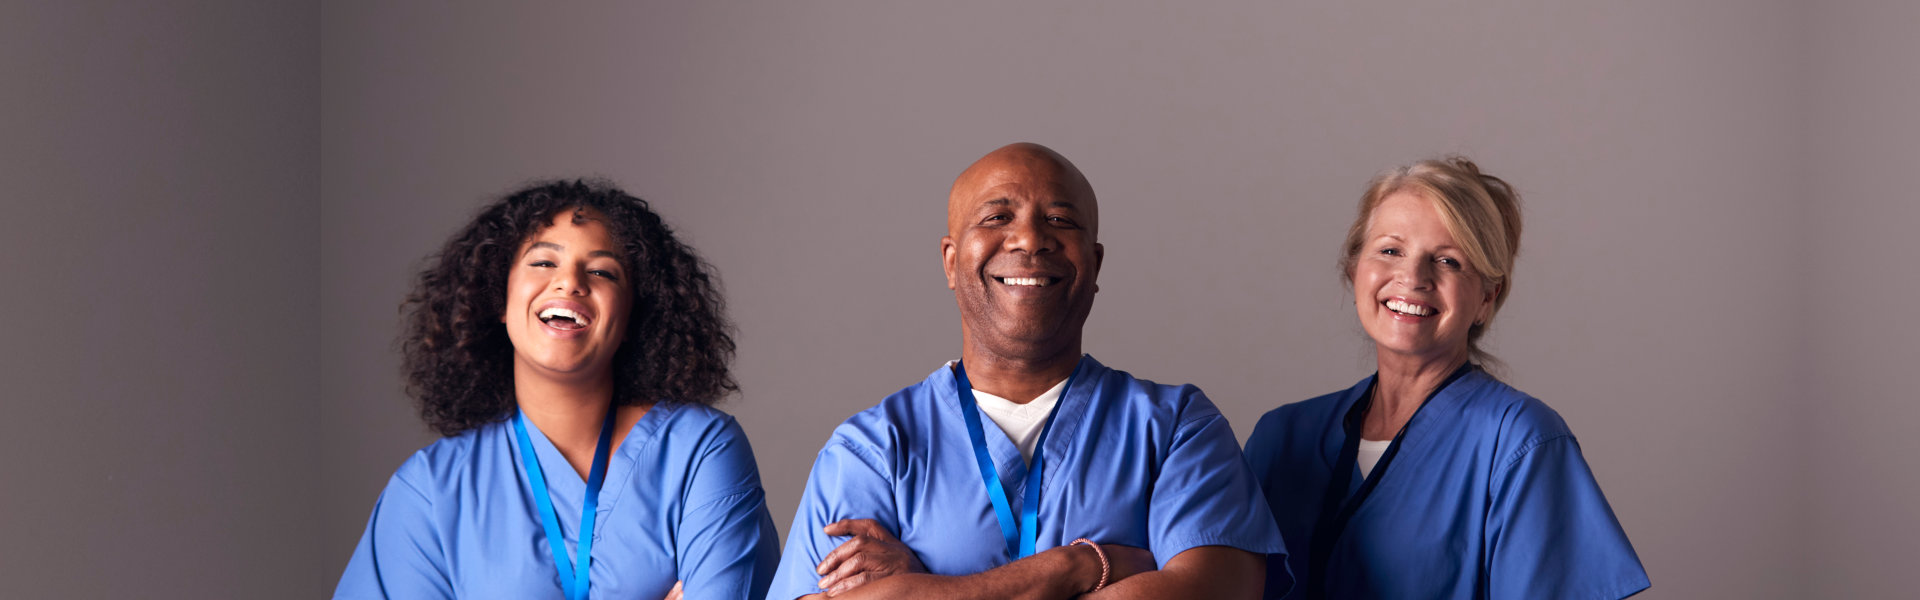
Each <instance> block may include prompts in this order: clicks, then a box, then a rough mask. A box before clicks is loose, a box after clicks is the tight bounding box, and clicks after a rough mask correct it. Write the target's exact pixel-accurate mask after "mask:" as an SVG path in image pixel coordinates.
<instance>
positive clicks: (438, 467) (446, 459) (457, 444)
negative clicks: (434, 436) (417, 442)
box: [388, 421, 508, 498]
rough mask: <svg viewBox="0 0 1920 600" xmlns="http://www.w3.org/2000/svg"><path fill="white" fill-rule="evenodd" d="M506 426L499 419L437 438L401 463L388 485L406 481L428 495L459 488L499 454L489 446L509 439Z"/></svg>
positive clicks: (432, 495)
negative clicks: (492, 456)
mask: <svg viewBox="0 0 1920 600" xmlns="http://www.w3.org/2000/svg"><path fill="white" fill-rule="evenodd" d="M506 427H507V425H506V421H496V422H492V423H487V424H485V425H481V426H479V427H475V428H473V429H469V430H466V431H463V432H460V433H457V434H454V435H450V436H445V437H442V438H440V439H438V440H434V441H433V443H430V444H427V445H426V447H424V448H421V449H419V450H417V451H415V452H414V453H413V454H412V455H411V456H408V457H407V460H406V461H405V462H402V463H400V468H398V469H395V470H394V472H393V480H392V481H391V482H389V483H388V487H389V488H392V487H393V486H395V485H405V486H407V487H409V488H412V489H413V490H414V491H416V492H419V493H420V494H421V495H423V496H426V497H428V498H433V497H437V496H440V495H444V494H446V493H448V492H449V491H450V490H453V489H457V488H458V487H459V486H460V485H461V483H462V482H465V481H466V480H468V479H470V478H471V477H472V476H473V474H474V473H475V472H477V471H479V470H481V469H480V468H484V467H485V466H486V465H485V464H483V463H487V462H490V460H489V458H490V456H491V455H494V454H499V453H497V452H489V449H490V448H492V447H494V446H497V445H501V444H507V443H508V441H507V439H506V437H507V434H506V433H505V431H506ZM477 467H479V468H477Z"/></svg>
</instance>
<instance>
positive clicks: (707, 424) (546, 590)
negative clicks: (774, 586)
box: [334, 402, 779, 599]
mask: <svg viewBox="0 0 1920 600" xmlns="http://www.w3.org/2000/svg"><path fill="white" fill-rule="evenodd" d="M528 425H529V426H528V427H527V433H528V435H529V436H530V439H531V440H532V441H533V446H534V452H535V453H536V455H538V457H539V461H540V468H541V469H543V470H544V472H545V473H546V479H547V486H548V489H549V490H550V494H551V496H552V498H553V506H554V512H555V513H556V514H557V516H558V517H559V519H558V520H559V522H560V528H561V531H562V535H563V536H564V537H565V538H566V540H565V548H566V549H567V552H568V554H569V556H571V554H572V553H573V552H574V551H575V549H576V548H577V547H578V546H577V542H578V540H579V534H580V532H579V527H580V521H579V519H580V505H581V502H582V497H583V495H584V493H585V491H586V482H585V481H584V480H583V479H582V478H581V477H580V476H579V474H578V472H577V471H574V469H573V467H572V466H571V465H569V464H568V463H567V460H566V458H565V457H563V456H561V454H560V451H559V450H557V449H555V448H554V446H553V442H551V441H548V440H547V437H546V435H545V434H542V433H540V431H539V428H538V427H534V426H532V424H531V423H529V424H528ZM514 438H515V436H514V432H513V425H512V422H511V421H504V422H499V423H491V424H488V425H486V426H483V427H481V428H479V429H475V430H472V431H468V432H466V433H462V434H460V435H456V436H453V437H448V438H443V439H441V440H440V441H437V442H434V443H433V444H432V445H430V446H427V447H426V448H425V449H422V450H420V451H419V452H417V453H415V454H414V455H413V457H412V458H410V459H408V460H407V461H406V463H405V464H402V465H401V466H400V470H399V471H397V472H395V473H394V474H393V479H392V480H390V481H389V482H388V483H387V489H386V491H384V492H381V494H380V501H379V503H378V504H376V505H375V506H374V509H373V518H371V519H369V520H368V522H367V532H366V534H365V535H363V536H361V538H360V545H359V547H357V548H355V549H354V552H353V559H352V560H351V561H350V562H349V563H348V564H347V571H346V574H345V575H342V576H341V577H340V586H339V588H337V589H336V590H335V591H334V597H335V598H406V599H416V598H463V599H465V598H515V599H524V598H563V597H564V594H563V593H562V592H561V587H560V576H559V572H558V570H557V568H556V567H555V565H554V559H553V554H552V550H550V549H549V546H548V540H547V537H546V534H545V533H544V531H543V529H542V528H541V525H540V516H539V513H537V512H536V509H535V503H534V499H533V491H532V489H531V488H530V487H529V486H528V483H527V479H526V475H525V471H524V470H523V469H522V468H521V466H520V462H519V459H520V450H519V443H518V442H517V441H516V440H515V439H514ZM596 515H597V516H596V520H597V525H596V526H595V530H596V531H595V532H594V535H595V536H597V537H595V538H594V542H593V563H592V567H591V569H590V570H589V577H590V580H591V585H590V587H589V591H590V594H591V596H592V597H594V598H642V599H649V598H651V599H658V598H662V597H665V596H666V595H667V591H668V590H669V589H670V588H672V587H673V584H674V582H676V581H682V580H684V581H685V582H686V586H685V594H686V597H687V598H689V599H693V598H755V599H757V598H760V597H761V594H762V593H764V592H765V590H766V588H767V583H768V582H769V581H771V579H772V577H773V569H774V566H775V564H776V563H777V561H778V560H779V555H778V554H777V552H778V545H779V537H778V534H777V533H776V532H775V531H774V526H773V519H772V518H771V517H769V515H768V514H767V505H766V497H765V493H764V492H762V491H761V489H760V471H759V469H758V467H756V466H755V465H754V461H753V449H752V448H750V447H749V446H748V445H747V438H746V435H745V434H744V433H742V432H741V430H740V425H739V424H737V423H735V422H734V420H733V417H730V416H727V415H726V414H725V413H721V412H719V411H717V410H714V409H711V408H707V407H705V406H699V405H692V404H680V403H674V402H661V403H659V404H656V405H654V406H653V408H652V409H650V410H648V411H647V414H646V416H644V417H642V418H641V419H640V422H639V423H636V424H634V426H633V429H632V430H631V431H629V432H628V433H627V437H626V439H625V440H624V441H622V442H621V443H620V446H619V447H618V448H616V449H615V451H614V452H613V453H612V454H611V455H610V456H609V457H608V460H607V474H606V482H605V484H603V487H602V488H601V491H600V502H599V509H598V512H597V513H596ZM574 560H575V562H578V560H579V559H578V558H577V557H576V558H574Z"/></svg>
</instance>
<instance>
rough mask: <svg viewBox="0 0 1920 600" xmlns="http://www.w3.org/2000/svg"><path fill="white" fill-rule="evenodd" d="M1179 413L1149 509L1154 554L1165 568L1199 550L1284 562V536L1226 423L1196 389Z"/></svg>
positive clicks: (1148, 525) (1148, 519)
mask: <svg viewBox="0 0 1920 600" xmlns="http://www.w3.org/2000/svg"><path fill="white" fill-rule="evenodd" d="M1183 392H1185V393H1188V394H1190V395H1191V397H1190V398H1188V399H1187V402H1186V409H1185V410H1184V411H1182V414H1181V420H1180V423H1179V425H1178V426H1177V427H1176V428H1175V430H1174V433H1173V440H1172V442H1171V443H1170V444H1169V446H1168V450H1167V458H1166V461H1165V462H1163V463H1162V464H1161V466H1160V473H1159V475H1158V477H1157V478H1156V479H1155V480H1154V483H1153V491H1152V494H1153V500H1152V503H1151V505H1150V506H1149V508H1148V514H1147V530H1148V535H1149V538H1148V540H1149V543H1150V545H1151V546H1152V547H1151V548H1149V549H1150V550H1152V551H1153V557H1154V560H1155V561H1156V562H1158V563H1159V565H1160V566H1161V567H1165V566H1166V564H1167V561H1168V560H1170V559H1172V558H1173V557H1174V556H1175V555H1178V554H1180V553H1181V552H1185V551H1187V550H1188V549H1191V548H1196V547H1200V546H1231V547H1234V548H1239V549H1241V550H1246V551H1248V552H1252V553H1254V554H1261V555H1272V554H1279V555H1283V556H1284V555H1285V554H1286V548H1285V546H1284V545H1283V544H1282V543H1281V541H1280V529H1279V527H1277V526H1275V525H1274V523H1273V515H1272V513H1271V511H1269V509H1268V508H1267V502H1266V497H1265V496H1262V495H1261V494H1260V486H1259V484H1258V482H1257V481H1256V480H1255V479H1254V477H1253V471H1252V470H1250V469H1248V468H1247V463H1246V459H1245V457H1243V456H1242V455H1241V453H1240V443H1239V442H1238V441H1236V439H1235V438H1234V435H1233V429H1232V427H1230V426H1228V425H1227V420H1226V418H1225V417H1222V416H1221V415H1220V411H1219V410H1218V409H1216V408H1214V406H1213V403H1212V402H1211V401H1208V400H1207V398H1206V396H1205V395H1202V394H1201V393H1200V391H1199V390H1198V389H1195V388H1192V387H1191V386H1189V387H1188V388H1187V389H1186V390H1183Z"/></svg>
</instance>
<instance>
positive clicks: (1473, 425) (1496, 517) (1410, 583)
mask: <svg viewBox="0 0 1920 600" xmlns="http://www.w3.org/2000/svg"><path fill="white" fill-rule="evenodd" d="M1373 380H1374V378H1373V377H1368V378H1366V379H1363V380H1361V381H1360V383H1359V384H1358V385H1355V386H1353V388H1352V389H1348V390H1346V391H1344V392H1338V393H1333V394H1328V395H1325V396H1321V397H1318V398H1314V399H1312V400H1308V401H1305V402H1299V403H1295V404H1288V405H1286V406H1282V407H1280V408H1276V409H1274V410H1273V411H1272V412H1268V413H1267V414H1266V416H1264V417H1261V419H1260V424H1259V425H1257V426H1255V427H1254V429H1253V437H1252V438H1250V439H1248V440H1247V461H1248V463H1249V464H1251V465H1252V466H1253V470H1254V472H1255V473H1257V474H1258V475H1259V477H1260V478H1261V485H1262V487H1263V488H1264V489H1265V490H1266V497H1267V501H1268V503H1269V504H1270V505H1271V506H1272V508H1273V518H1274V520H1275V521H1277V522H1278V523H1279V525H1280V532H1281V534H1282V535H1283V536H1285V538H1286V540H1287V544H1288V545H1289V546H1291V547H1293V548H1294V550H1295V552H1294V554H1293V555H1292V556H1288V557H1286V559H1285V560H1286V561H1287V562H1288V563H1289V566H1291V567H1292V569H1293V572H1294V573H1295V574H1296V575H1297V576H1299V577H1300V578H1301V579H1302V581H1304V579H1305V578H1306V577H1307V573H1308V571H1307V563H1308V558H1309V557H1308V556H1307V555H1308V554H1309V553H1308V552H1307V548H1309V547H1310V545H1311V543H1312V539H1313V535H1314V528H1315V527H1316V524H1317V522H1318V520H1319V517H1320V514H1321V508H1322V505H1323V503H1324V500H1323V498H1324V497H1325V495H1326V491H1327V487H1328V486H1329V485H1331V482H1332V480H1333V476H1334V472H1333V469H1334V465H1335V463H1336V461H1337V459H1338V457H1339V456H1340V451H1341V446H1342V444H1344V443H1345V442H1346V438H1347V431H1346V429H1345V428H1344V427H1343V426H1342V423H1343V421H1344V419H1345V418H1346V415H1347V413H1348V410H1349V409H1351V408H1352V407H1353V405H1354V403H1355V402H1356V401H1358V400H1359V399H1360V398H1361V397H1362V396H1364V395H1365V394H1367V392H1368V389H1369V388H1371V386H1372V385H1373ZM1396 445H1397V446H1398V448H1397V451H1390V452H1395V454H1394V456H1393V459H1392V461H1391V462H1390V463H1383V465H1384V467H1385V468H1381V467H1380V466H1376V467H1374V470H1373V472H1372V473H1371V474H1370V475H1369V476H1368V477H1369V478H1370V479H1377V480H1378V483H1376V484H1375V487H1374V489H1373V492H1372V493H1371V494H1369V495H1367V496H1366V497H1365V498H1364V500H1363V501H1362V502H1361V503H1360V505H1359V507H1358V508H1357V509H1356V510H1355V511H1354V512H1353V516H1352V518H1351V520H1350V521H1349V522H1348V524H1347V526H1346V529H1345V530H1344V531H1343V533H1342V534H1341V535H1340V537H1339V538H1338V540H1337V541H1336V542H1335V544H1334V545H1333V547H1332V553H1331V555H1330V557H1329V559H1328V561H1327V565H1328V567H1327V586H1326V591H1327V596H1328V597H1330V598H1624V597H1627V596H1631V595H1633V594H1635V593H1637V592H1639V591H1640V590H1644V589H1646V588H1647V586H1648V582H1647V573H1646V570H1645V569H1643V568H1641V566H1640V559H1639V557H1638V556H1636V555H1635V554H1634V552H1633V546H1632V544H1629V543H1628V542H1627V534H1626V532H1625V531H1623V530H1622V529H1621V528H1620V522H1619V521H1618V520H1616V519H1615V518H1614V516H1613V509H1611V508H1609V507H1608V506H1607V499H1606V498H1605V497H1604V496H1602V495H1601V494H1600V484H1599V483H1598V482H1596V481H1594V479H1593V472H1592V471H1591V470H1589V469H1588V468H1587V461H1586V459H1584V458H1582V457H1581V455H1580V444H1579V442H1578V441H1576V440H1575V439H1574V437H1573V432H1572V431H1570V430H1568V429H1567V424H1566V422H1565V421H1563V420H1561V419H1560V415H1559V414H1558V413H1555V412H1554V411H1553V409H1551V408H1547V405H1546V404H1544V403H1542V402H1540V401H1539V400H1536V399H1534V398H1533V397H1531V396H1528V395H1526V394H1523V393H1521V392H1520V391H1519V390H1515V389H1513V388H1511V387H1508V386H1507V385H1506V384H1504V383H1501V382H1500V381H1499V380H1497V379H1494V378H1493V376H1491V375H1488V374H1487V373H1486V372H1485V371H1482V370H1480V369H1478V368H1470V369H1469V370H1468V371H1467V372H1466V373H1464V374H1462V375H1460V376H1459V377H1458V378H1456V379H1454V380H1453V381H1452V383H1450V384H1447V385H1446V386H1445V387H1443V388H1442V389H1440V390H1439V391H1438V392H1437V393H1435V395H1434V396H1433V397H1432V398H1430V399H1429V400H1428V401H1427V402H1426V404H1424V405H1422V406H1421V407H1420V409H1419V411H1418V412H1416V413H1414V415H1413V418H1412V419H1411V420H1409V421H1408V423H1407V426H1406V429H1405V433H1404V434H1403V436H1402V437H1401V438H1400V440H1399V441H1398V442H1397V443H1396ZM1348 468H1353V467H1348ZM1351 482H1352V483H1351V485H1349V486H1348V492H1347V497H1348V498H1349V499H1351V498H1352V495H1353V493H1354V492H1355V491H1357V490H1359V489H1360V488H1361V487H1362V484H1363V482H1362V480H1361V478H1360V476H1359V474H1358V472H1357V471H1356V472H1354V473H1353V474H1352V475H1351ZM1273 568H1274V567H1273V566H1269V567H1268V569H1269V572H1271V571H1272V569H1273ZM1304 587H1305V586H1304V585H1296V586H1294V595H1293V596H1292V597H1296V598H1297V597H1300V591H1301V589H1302V588H1304ZM1267 591H1268V597H1271V598H1281V597H1288V596H1286V595H1285V594H1286V593H1287V592H1286V588H1284V587H1281V588H1278V589H1276V588H1275V586H1274V585H1273V584H1271V583H1269V585H1268V588H1267Z"/></svg>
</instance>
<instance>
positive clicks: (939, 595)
mask: <svg viewBox="0 0 1920 600" xmlns="http://www.w3.org/2000/svg"><path fill="white" fill-rule="evenodd" d="M1099 580H1100V559H1099V557H1098V556H1097V555H1095V554H1094V553H1093V552H1092V551H1091V550H1089V549H1088V548H1086V547H1084V546H1082V547H1073V546H1063V547H1059V548H1053V549H1050V550H1047V551H1045V552H1041V553H1039V554H1035V555H1033V556H1029V557H1027V558H1023V559H1020V560H1016V561H1013V562H1011V563H1007V564H1005V565H1001V566H999V567H995V568H993V569H989V570H986V571H982V572H979V573H974V574H972V575H954V576H949V575H930V574H926V573H905V574H900V575H894V576H891V577H887V578H885V579H881V580H879V581H874V582H872V583H868V584H866V585H862V586H860V587H857V588H854V589H852V590H849V591H847V592H845V593H842V594H840V595H839V596H835V597H834V598H835V599H836V600H839V599H843V598H844V599H850V600H875V599H893V598H900V599H911V600H974V599H981V600H985V599H997V598H1007V599H1013V600H1063V599H1066V598H1072V597H1074V596H1076V595H1078V594H1080V593H1081V592H1085V591H1087V590H1089V589H1092V588H1093V586H1094V584H1095V583H1097V582H1098V581H1099ZM807 598H809V599H818V598H826V595H825V594H814V595H811V596H807Z"/></svg>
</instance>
